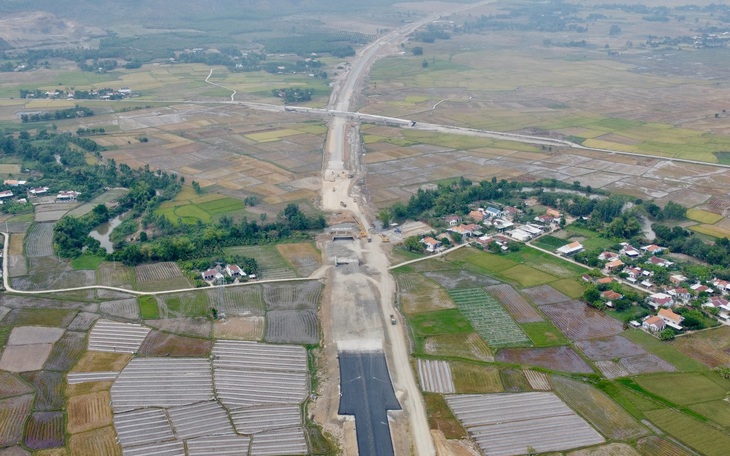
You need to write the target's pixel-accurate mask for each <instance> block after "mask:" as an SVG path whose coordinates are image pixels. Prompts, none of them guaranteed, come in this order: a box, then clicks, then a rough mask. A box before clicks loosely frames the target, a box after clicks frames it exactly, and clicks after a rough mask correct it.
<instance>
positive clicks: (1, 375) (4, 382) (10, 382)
mask: <svg viewBox="0 0 730 456" xmlns="http://www.w3.org/2000/svg"><path fill="white" fill-rule="evenodd" d="M32 392H33V387H31V386H30V385H28V384H27V383H26V382H24V381H23V380H22V379H21V378H20V377H19V376H18V375H16V374H11V373H10V372H3V371H0V399H3V398H6V397H12V396H20V395H22V394H26V393H32Z"/></svg>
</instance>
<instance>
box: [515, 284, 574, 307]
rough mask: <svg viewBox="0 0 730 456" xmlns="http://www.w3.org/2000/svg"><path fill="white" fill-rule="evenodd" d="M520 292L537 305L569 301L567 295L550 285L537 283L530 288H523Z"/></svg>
mask: <svg viewBox="0 0 730 456" xmlns="http://www.w3.org/2000/svg"><path fill="white" fill-rule="evenodd" d="M522 292H523V293H524V294H525V295H527V297H528V298H530V300H531V301H532V302H534V303H535V304H536V305H538V306H544V305H546V304H555V303H558V302H565V301H570V298H569V297H567V296H565V295H564V294H563V293H561V292H559V291H558V290H556V289H555V288H553V287H551V286H550V285H539V286H536V287H532V288H525V289H524V290H522Z"/></svg>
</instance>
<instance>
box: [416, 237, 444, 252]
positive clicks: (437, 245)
mask: <svg viewBox="0 0 730 456" xmlns="http://www.w3.org/2000/svg"><path fill="white" fill-rule="evenodd" d="M421 243H422V244H424V245H425V246H426V251H427V252H429V253H435V252H438V251H440V250H443V248H444V246H443V244H442V243H441V241H437V240H436V239H434V238H432V237H430V236H428V237H425V238H423V239H421Z"/></svg>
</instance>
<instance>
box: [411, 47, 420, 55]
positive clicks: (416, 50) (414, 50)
mask: <svg viewBox="0 0 730 456" xmlns="http://www.w3.org/2000/svg"><path fill="white" fill-rule="evenodd" d="M411 51H412V52H413V55H423V47H422V46H415V47H414V48H413V49H411Z"/></svg>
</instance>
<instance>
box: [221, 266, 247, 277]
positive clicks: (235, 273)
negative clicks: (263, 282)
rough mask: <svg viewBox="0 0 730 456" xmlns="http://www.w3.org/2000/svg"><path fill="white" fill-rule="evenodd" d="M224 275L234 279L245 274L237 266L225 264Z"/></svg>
mask: <svg viewBox="0 0 730 456" xmlns="http://www.w3.org/2000/svg"><path fill="white" fill-rule="evenodd" d="M226 273H228V275H229V276H231V277H234V278H235V277H241V276H245V275H246V273H245V272H244V271H243V270H242V269H241V268H239V267H238V265H237V264H227V265H226Z"/></svg>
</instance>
